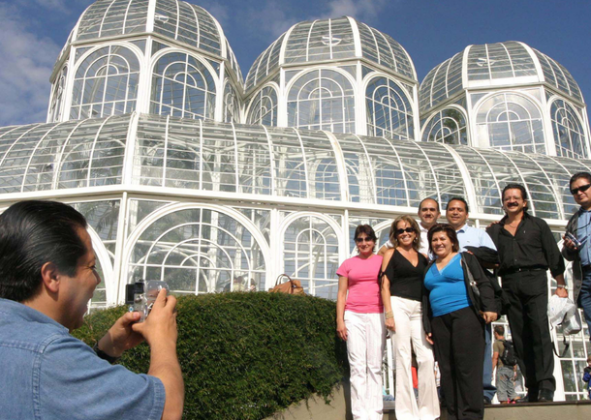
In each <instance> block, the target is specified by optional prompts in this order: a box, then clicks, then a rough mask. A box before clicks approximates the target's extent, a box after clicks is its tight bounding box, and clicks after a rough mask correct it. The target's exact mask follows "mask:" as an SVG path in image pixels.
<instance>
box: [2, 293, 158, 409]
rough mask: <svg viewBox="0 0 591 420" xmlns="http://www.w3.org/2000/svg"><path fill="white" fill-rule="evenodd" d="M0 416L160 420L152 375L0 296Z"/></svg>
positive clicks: (40, 315) (155, 384)
mask: <svg viewBox="0 0 591 420" xmlns="http://www.w3.org/2000/svg"><path fill="white" fill-rule="evenodd" d="M0 372H2V373H1V379H0V418H2V419H10V420H20V419H23V420H33V419H35V420H37V419H38V420H41V419H43V420H65V419H68V420H73V419H84V420H90V419H113V420H114V419H117V420H123V419H129V420H131V419H142V420H148V419H149V420H160V418H161V417H162V412H163V410H164V401H165V393H164V386H163V385H162V382H161V381H160V380H159V379H158V378H155V377H153V376H149V375H143V374H142V375H138V374H135V373H133V372H130V371H129V370H127V369H126V368H124V367H123V366H119V365H111V364H109V363H108V362H107V361H105V360H102V359H100V358H99V357H98V356H97V355H96V354H95V353H94V351H93V350H92V349H91V348H90V347H88V346H87V345H86V344H84V343H83V342H82V341H80V340H78V339H76V338H74V337H72V336H71V335H70V334H69V333H68V330H67V329H66V328H65V327H64V326H62V325H61V324H59V323H57V322H56V321H54V320H53V319H51V318H49V317H47V316H45V315H44V314H42V313H41V312H38V311H36V310H35V309H32V308H30V307H28V306H25V305H22V304H20V303H18V302H13V301H10V300H6V299H0Z"/></svg>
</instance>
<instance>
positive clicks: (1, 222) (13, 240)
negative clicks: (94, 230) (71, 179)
mask: <svg viewBox="0 0 591 420" xmlns="http://www.w3.org/2000/svg"><path fill="white" fill-rule="evenodd" d="M77 228H82V229H85V228H86V219H85V218H84V216H82V215H81V214H80V213H79V212H78V211H76V210H75V209H74V208H72V207H70V206H68V205H66V204H63V203H59V202H55V201H21V202H19V203H16V204H13V205H12V206H10V207H9V208H8V209H7V210H6V211H5V212H4V213H2V215H0V297H1V298H4V299H10V300H14V301H17V302H24V301H27V300H29V299H31V298H33V297H34V296H35V295H36V294H37V293H38V292H39V291H40V290H41V289H40V286H41V267H43V265H44V264H45V263H47V262H52V263H54V264H55V265H56V266H57V268H58V270H59V271H60V272H61V273H63V274H65V275H67V276H74V275H75V273H76V270H77V266H78V260H79V259H80V258H81V257H82V256H83V255H84V254H86V252H87V249H86V246H85V245H84V242H83V241H82V238H80V235H79V234H78V232H77Z"/></svg>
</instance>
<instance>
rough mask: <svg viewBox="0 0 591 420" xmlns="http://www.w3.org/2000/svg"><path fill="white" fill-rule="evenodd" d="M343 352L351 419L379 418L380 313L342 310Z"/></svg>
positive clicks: (382, 333)
mask: <svg viewBox="0 0 591 420" xmlns="http://www.w3.org/2000/svg"><path fill="white" fill-rule="evenodd" d="M345 326H346V327H347V354H348V356H349V365H350V367H351V412H352V414H353V418H354V419H355V420H382V417H383V412H384V402H383V397H382V355H383V349H384V345H385V342H386V330H385V328H384V314H382V313H377V314H360V313H357V312H352V311H345Z"/></svg>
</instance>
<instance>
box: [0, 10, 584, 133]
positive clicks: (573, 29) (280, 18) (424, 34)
mask: <svg viewBox="0 0 591 420" xmlns="http://www.w3.org/2000/svg"><path fill="white" fill-rule="evenodd" d="M189 2H190V3H194V4H197V5H199V6H202V7H203V8H205V9H206V10H208V11H209V12H210V13H211V14H212V15H213V16H214V17H215V18H216V19H217V20H218V21H219V22H220V23H221V25H222V27H223V28H224V32H225V34H226V37H227V38H228V40H229V42H230V45H231V46H232V48H233V50H234V52H235V54H236V56H237V59H238V62H239V65H240V68H241V69H242V73H243V75H244V77H246V75H247V73H248V70H249V68H250V66H251V65H252V63H253V62H254V61H255V59H256V58H257V56H258V55H259V54H261V53H262V52H263V51H264V50H265V49H266V48H267V47H268V46H269V45H270V44H271V43H272V42H273V41H275V39H277V38H278V37H279V36H280V35H281V34H282V33H283V32H285V31H287V30H288V29H289V28H290V27H291V26H292V25H293V24H295V23H297V22H300V21H304V20H311V19H317V18H329V17H333V18H336V17H341V16H344V15H348V16H353V17H355V18H356V19H358V20H360V21H362V22H365V23H367V24H368V25H370V26H372V27H374V28H376V29H378V30H380V31H382V32H384V33H387V34H388V35H390V36H391V37H392V38H394V39H395V40H396V41H398V42H399V43H400V44H401V45H402V46H403V47H404V48H405V49H406V50H407V51H408V53H409V54H410V56H411V58H412V60H413V62H414V65H415V68H416V71H417V76H418V79H419V82H420V81H422V80H423V79H424V77H425V76H426V74H427V73H428V72H429V71H430V70H431V69H432V68H433V67H435V66H436V65H438V64H440V63H441V62H443V61H445V60H446V59H448V58H450V57H452V56H453V55H454V54H455V53H457V52H459V51H462V50H463V49H464V48H465V47H466V46H468V45H470V44H484V43H493V42H502V41H522V42H525V43H526V44H528V45H529V46H531V47H533V48H536V49H538V50H540V51H541V52H543V53H545V54H546V55H548V56H550V57H551V58H553V59H554V60H556V61H558V62H559V63H561V64H562V65H563V66H565V67H566V68H567V69H568V70H569V71H570V72H571V74H572V75H573V77H574V78H575V80H576V81H577V82H578V84H579V86H580V88H581V90H582V92H583V96H584V97H585V98H586V99H587V101H591V25H589V20H590V18H591V0H569V1H564V0H563V1H554V0H527V1H522V0H510V1H506V0H495V1H490V0H488V1H484V0H220V1H214V0H189ZM92 3H93V1H91V0H9V1H5V0H0V21H1V22H2V25H0V57H2V59H1V60H0V127H1V126H7V125H16V124H29V123H35V122H44V121H45V119H46V113H47V106H48V101H49V93H50V84H49V77H50V75H51V71H52V69H53V65H54V63H55V60H56V59H57V56H58V54H59V52H60V50H61V49H62V47H63V45H64V43H65V42H66V39H67V37H68V35H69V33H70V31H71V29H72V28H73V27H74V25H75V24H76V22H77V20H78V18H79V16H80V15H81V14H82V12H83V11H84V10H85V9H86V7H88V6H89V5H90V4H92Z"/></svg>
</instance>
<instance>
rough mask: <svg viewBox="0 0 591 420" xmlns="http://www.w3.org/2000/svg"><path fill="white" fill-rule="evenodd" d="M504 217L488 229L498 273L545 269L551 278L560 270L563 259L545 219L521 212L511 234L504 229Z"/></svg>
mask: <svg viewBox="0 0 591 420" xmlns="http://www.w3.org/2000/svg"><path fill="white" fill-rule="evenodd" d="M506 220H507V216H505V217H503V219H501V221H500V222H499V223H498V224H497V225H493V226H491V228H490V233H491V237H492V238H493V240H494V239H496V241H495V242H496V246H497V249H498V251H499V259H500V261H501V264H500V267H499V275H500V276H503V275H505V274H509V273H512V272H515V271H516V270H518V269H543V270H547V269H548V268H549V269H550V272H551V273H552V276H553V277H556V276H557V275H560V274H563V273H564V270H565V266H564V260H563V258H562V255H561V254H560V250H559V249H558V245H557V244H556V240H555V239H554V236H553V235H552V231H551V230H550V227H549V226H548V224H547V223H546V222H544V221H543V220H542V219H540V218H537V217H533V216H530V215H529V214H527V213H525V214H524V215H523V220H521V223H520V224H519V226H518V227H517V230H516V231H515V236H513V235H511V233H509V232H508V231H507V230H506V229H505V222H506Z"/></svg>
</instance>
